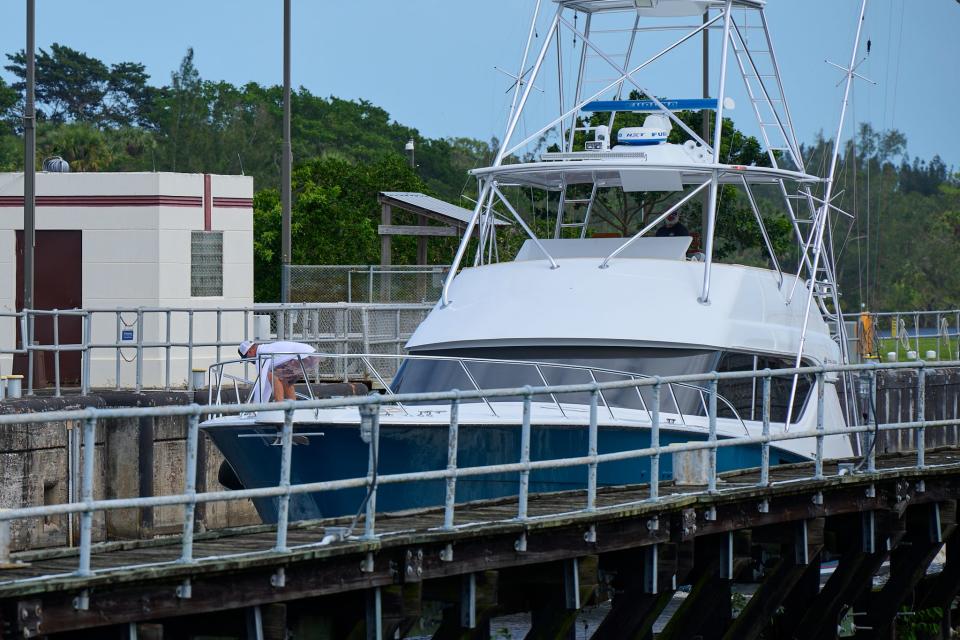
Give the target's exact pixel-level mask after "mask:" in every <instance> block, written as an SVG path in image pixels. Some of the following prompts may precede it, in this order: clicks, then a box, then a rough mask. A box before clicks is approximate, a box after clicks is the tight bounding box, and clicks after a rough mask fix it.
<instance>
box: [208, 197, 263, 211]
mask: <svg viewBox="0 0 960 640" xmlns="http://www.w3.org/2000/svg"><path fill="white" fill-rule="evenodd" d="M213 206H214V207H217V208H222V209H252V208H253V198H226V197H222V196H221V197H219V198H218V197H216V196H214V198H213Z"/></svg>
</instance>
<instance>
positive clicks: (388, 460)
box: [205, 424, 803, 522]
mask: <svg viewBox="0 0 960 640" xmlns="http://www.w3.org/2000/svg"><path fill="white" fill-rule="evenodd" d="M205 430H206V432H207V433H208V434H209V435H210V437H211V438H212V439H213V441H214V443H215V444H216V446H217V448H218V449H220V451H221V452H222V453H223V455H224V456H225V457H226V459H227V460H228V461H229V463H230V465H231V466H232V467H233V469H234V470H235V471H236V473H237V476H238V477H239V479H240V481H241V483H242V484H243V486H244V487H245V488H248V489H249V488H255V487H271V486H276V485H277V482H278V480H279V477H280V451H281V448H280V447H279V446H277V445H276V444H275V443H276V441H277V438H276V436H277V429H276V427H273V426H239V425H238V426H227V425H223V426H216V427H210V428H206V429H205ZM298 433H300V434H313V435H309V436H308V441H309V444H297V445H295V446H294V447H293V459H292V468H291V483H292V484H302V483H308V482H321V481H328V480H338V479H345V478H358V477H364V476H365V475H366V474H367V454H368V450H369V445H368V444H366V443H364V442H363V441H362V440H361V438H360V434H359V429H358V428H357V426H356V425H355V424H354V425H316V424H313V425H297V426H296V428H295V430H294V434H295V435H296V434H298ZM318 433H323V436H322V437H321V436H318V435H315V434H318ZM258 436H262V437H258ZM703 439H705V434H704V435H700V434H691V433H690V432H678V431H668V430H663V431H661V438H660V440H661V444H663V445H668V444H672V443H675V442H688V441H691V440H703ZM298 440H302V439H298ZM649 444H650V434H649V431H648V430H646V429H642V428H629V427H624V428H617V427H601V428H600V431H599V434H598V448H599V452H600V453H611V452H616V451H627V450H631V449H641V448H644V447H647V446H649ZM459 445H460V446H459V455H458V460H457V464H458V466H460V467H472V466H483V465H490V464H501V463H511V462H517V461H518V460H519V459H520V429H519V428H517V427H515V426H490V425H482V426H480V425H469V424H467V425H461V426H460V433H459ZM530 449H531V459H532V460H548V459H557V458H568V457H575V456H582V455H586V453H587V430H586V429H584V428H582V427H578V428H571V427H560V426H540V425H538V426H535V427H534V429H533V430H532V433H531V439H530ZM770 458H771V460H770V462H771V464H784V463H789V462H799V461H801V460H803V458H801V457H799V456H796V455H794V454H790V453H787V452H784V451H780V450H777V449H771V455H770ZM759 465H760V447H759V446H757V445H754V446H732V447H723V448H721V449H719V450H718V455H717V466H718V468H719V470H720V471H728V470H732V469H741V468H746V467H756V466H759ZM446 466H447V427H446V426H445V425H444V426H435V427H434V426H424V425H384V424H381V430H380V454H379V473H380V474H381V475H386V474H394V473H408V472H413V471H427V470H436V469H445V468H446ZM597 475H598V484H599V485H601V486H604V485H624V484H637V483H644V482H648V481H649V480H650V461H649V459H639V460H625V461H618V462H609V463H604V464H601V465H600V466H599V468H598V474H597ZM672 475H673V471H672V456H663V458H662V459H661V462H660V479H661V480H669V479H671V478H672ZM586 478H587V472H586V467H570V468H566V469H550V470H541V471H533V472H532V473H531V474H530V491H531V492H548V491H566V490H572V489H583V488H585V486H586ZM517 487H518V475H517V474H516V473H512V474H491V475H486V476H474V477H470V478H461V479H459V480H458V481H457V485H456V499H457V502H458V503H460V502H467V501H471V500H482V499H489V498H499V497H504V496H511V495H516V493H517ZM445 494H446V484H445V481H443V480H432V481H423V482H415V483H402V484H388V485H382V486H380V487H379V488H378V490H377V510H378V511H399V510H403V509H413V508H420V507H430V506H437V505H441V504H443V501H444V497H445ZM365 495H366V489H362V488H359V489H345V490H340V491H328V492H320V493H312V494H301V495H296V496H294V497H293V498H292V499H291V501H290V518H291V520H302V519H312V518H322V517H335V516H343V515H353V514H354V513H356V512H357V510H358V509H359V508H360V507H361V505H362V503H363V499H364V497H365ZM254 502H255V504H256V507H257V511H258V512H259V514H260V517H261V518H263V520H264V521H265V522H276V520H277V500H276V499H259V500H255V501H254Z"/></svg>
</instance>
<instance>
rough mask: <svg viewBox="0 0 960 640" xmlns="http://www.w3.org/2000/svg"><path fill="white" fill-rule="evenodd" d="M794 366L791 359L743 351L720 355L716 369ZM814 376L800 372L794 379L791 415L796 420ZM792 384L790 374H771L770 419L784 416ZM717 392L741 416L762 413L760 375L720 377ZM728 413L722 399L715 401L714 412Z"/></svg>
mask: <svg viewBox="0 0 960 640" xmlns="http://www.w3.org/2000/svg"><path fill="white" fill-rule="evenodd" d="M792 366H793V363H792V362H789V361H787V360H782V359H779V358H771V357H769V356H754V355H749V354H744V353H725V354H724V355H723V357H722V358H721V359H720V364H719V365H718V367H717V371H762V370H763V369H786V368H791V367H792ZM812 384H813V376H812V375H810V374H806V375H802V376H800V377H799V378H798V379H797V396H796V400H795V401H794V403H793V417H792V418H791V421H794V422H795V421H796V419H797V417H798V416H799V415H800V413H801V411H802V410H803V407H804V404H805V403H806V400H807V396H808V395H809V393H810V388H811V386H812ZM792 387H793V377H792V376H784V377H774V378H771V380H770V420H771V421H772V422H784V421H786V419H787V408H788V407H789V406H790V391H791V389H792ZM718 390H719V392H720V395H722V396H724V397H725V398H726V399H727V400H729V401H730V403H731V404H732V405H733V407H734V408H735V409H736V410H737V412H738V413H739V414H740V417H741V418H743V419H744V420H760V419H762V417H763V380H762V379H761V378H744V379H741V380H721V381H720V382H719V384H718ZM724 410H725V411H726V412H727V413H728V414H729V413H730V411H729V409H728V408H726V406H725V405H723V403H718V405H717V415H723V411H724Z"/></svg>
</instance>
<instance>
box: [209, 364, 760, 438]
mask: <svg viewBox="0 0 960 640" xmlns="http://www.w3.org/2000/svg"><path fill="white" fill-rule="evenodd" d="M280 357H284V358H286V357H289V358H290V359H291V361H294V360H295V361H296V362H297V365H298V366H297V367H294V369H299V371H300V372H301V374H302V377H303V380H304V382H307V383H308V384H306V385H304V391H303V392H299V391H298V392H297V397H298V398H300V399H302V400H313V399H315V398H314V394H313V388H312V385H311V384H309V382H310V381H311V377H313V379H314V380H315V381H318V382H319V380H320V377H319V375H318V372H319V366H318V365H319V362H318V361H326V362H330V361H344V364H342V365H340V366H335V367H334V369H336V370H338V371H342V372H343V375H344V380H346V379H348V377H349V375H348V372H349V371H351V370H352V369H351V367H350V364H349V363H350V361H351V360H353V361H355V362H356V364H359V366H360V368H361V370H362V371H365V372H366V374H367V375H368V376H369V377H370V379H371V380H375V381H376V382H377V383H378V384H379V385H380V386H381V388H383V390H384V392H385V393H386V394H387V395H388V396H395V395H396V392H395V390H394V388H393V384H392V381H389V380H388V378H387V377H386V376H385V375H383V374H381V373H380V371H379V370H378V368H377V366H376V365H375V361H377V360H385V361H387V362H389V363H390V364H389V366H388V367H387V368H388V369H389V370H390V371H398V370H399V369H400V366H397V365H394V364H393V362H394V361H396V360H403V361H432V362H450V363H455V367H456V368H459V370H460V371H462V372H463V374H464V376H465V378H466V379H467V380H469V382H470V385H471V386H472V387H473V390H474V391H476V392H477V393H479V394H480V396H479V398H478V401H479V402H482V403H483V404H484V405H485V406H486V408H487V410H488V411H489V412H490V415H491V416H492V417H494V418H497V417H500V416H499V414H498V413H497V409H496V407H495V406H494V404H493V403H492V402H491V401H490V398H488V397H487V396H486V395H485V394H484V393H483V389H481V387H480V384H479V383H478V381H477V376H476V375H475V374H476V371H471V367H476V366H482V365H494V366H506V367H510V368H524V369H529V370H530V373H531V374H533V377H532V379H531V383H532V384H534V385H543V386H544V387H548V386H550V385H549V382H548V380H547V375H545V374H544V371H547V372H548V373H549V371H550V370H561V371H575V372H580V373H583V374H585V376H589V381H590V383H593V384H596V383H598V382H600V380H599V379H598V375H599V376H600V377H609V376H615V377H618V378H623V379H626V380H641V379H649V378H653V377H654V376H651V375H647V374H641V373H635V372H630V371H623V370H619V369H609V368H604V367H590V366H585V365H575V364H566V363H558V362H541V361H532V360H508V359H500V358H468V357H458V356H439V355H405V356H401V355H391V354H379V353H378V354H373V353H359V354H343V353H309V354H304V353H292V352H291V353H272V354H258V355H257V356H256V357H255V358H246V359H234V360H227V361H224V362H218V363H216V364H213V365H211V366H210V368H209V370H208V380H209V381H210V386H209V396H208V403H209V404H216V405H220V404H223V401H224V398H225V393H224V392H225V390H227V389H229V390H232V391H233V393H232V394H229V398H230V399H232V400H233V401H234V403H235V404H239V403H240V402H253V401H258V400H261V398H259V396H258V394H257V389H258V388H260V387H262V384H261V383H262V380H261V376H263V375H264V373H265V372H266V371H267V370H269V369H270V368H271V364H270V361H271V360H272V359H274V358H280ZM401 366H402V365H401ZM251 368H252V370H253V372H254V376H253V377H252V378H251V377H249V375H248V373H249V371H250V369H251ZM228 369H237V370H238V371H239V370H240V369H243V373H242V374H240V373H232V372H230V371H228ZM311 373H312V374H313V375H312V376H311ZM240 385H243V386H244V387H249V389H247V390H246V394H245V395H243V392H242V391H241V386H240ZM664 388H665V391H666V394H665V395H666V400H665V401H664V402H662V403H661V405H660V407H659V409H660V410H661V411H664V408H663V407H664V405H666V406H667V407H670V406H671V405H672V407H671V408H670V409H667V411H669V412H670V413H673V414H674V415H676V416H677V418H679V420H680V423H681V424H683V425H687V424H688V422H687V417H688V416H687V412H685V411H684V410H683V409H682V408H681V406H680V405H681V402H680V400H679V399H678V398H677V391H678V390H680V392H681V394H682V393H683V392H684V391H687V392H690V393H694V394H696V398H697V399H699V407H700V408H701V409H702V410H703V413H702V414H701V413H698V414H696V415H698V416H701V417H702V416H706V415H708V413H709V406H708V405H709V402H708V393H707V389H705V388H704V387H703V386H700V385H697V384H693V383H689V382H674V383H665V384H664ZM633 391H635V392H636V400H637V401H638V402H639V406H640V410H641V411H642V412H644V413H646V414H647V419H648V420H650V421H651V422H652V421H653V411H652V409H651V407H650V406H649V405H650V403H649V402H648V399H647V398H645V397H644V394H643V393H642V391H641V388H640V387H635V388H634V389H633ZM546 395H547V396H549V398H550V402H551V404H552V406H554V407H555V408H556V409H557V411H558V412H559V413H560V415H561V416H563V417H564V418H568V417H569V416H568V415H567V410H565V409H564V403H561V402H560V400H559V399H558V397H557V395H556V394H554V393H547V394H546ZM608 395H609V394H604V392H603V390H600V391H599V400H600V404H601V405H602V407H603V410H604V411H605V412H606V413H607V414H608V415H609V417H610V419H611V420H616V419H617V418H618V415H617V413H616V412H615V409H616V408H618V406H617V405H618V402H617V401H616V400H615V399H613V398H608ZM630 397H631V398H632V397H633V394H632V393H631V394H630ZM717 402H719V403H720V404H721V405H722V406H723V410H724V413H725V414H726V417H729V418H732V419H734V420H736V421H737V422H738V423H739V424H740V426H741V428H742V429H743V430H744V432H745V433H748V434H749V430H748V429H747V426H746V424H745V423H744V421H743V419H742V418H741V417H740V413H739V412H738V411H737V409H736V408H735V407H734V405H733V403H732V402H730V400H728V399H727V398H725V397H724V396H723V395H722V394H719V393H718V394H717ZM569 404H586V403H584V402H583V401H582V400H580V401H573V402H571V403H569ZM396 405H397V407H398V408H399V409H400V410H401V411H402V412H403V414H404V415H407V416H409V415H411V413H410V411H409V409H408V408H407V405H406V404H404V403H403V402H397V403H396ZM568 408H569V406H568ZM619 408H627V407H624V406H622V405H621V406H620V407H619ZM621 417H623V416H622V414H621ZM669 420H670V421H671V422H673V421H674V420H675V418H672V417H671V418H670V419H669Z"/></svg>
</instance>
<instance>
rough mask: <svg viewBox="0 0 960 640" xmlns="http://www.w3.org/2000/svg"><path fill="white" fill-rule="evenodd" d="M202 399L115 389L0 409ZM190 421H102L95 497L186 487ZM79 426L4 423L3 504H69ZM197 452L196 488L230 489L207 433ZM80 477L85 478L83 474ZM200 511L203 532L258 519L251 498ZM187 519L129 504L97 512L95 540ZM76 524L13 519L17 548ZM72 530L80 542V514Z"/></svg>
mask: <svg viewBox="0 0 960 640" xmlns="http://www.w3.org/2000/svg"><path fill="white" fill-rule="evenodd" d="M197 395H198V396H200V395H203V393H198V394H197ZM161 396H162V397H161ZM204 399H205V398H200V397H196V398H195V397H194V396H193V394H188V393H186V392H175V393H142V394H136V393H129V392H111V393H102V394H96V395H91V396H84V397H76V396H74V397H71V398H25V399H20V400H7V401H4V402H0V413H5V414H10V413H34V412H37V411H54V410H64V409H77V408H82V407H87V406H94V407H108V406H151V405H154V404H189V403H190V402H193V401H194V400H197V401H200V400H204ZM186 425H187V419H186V418H185V417H164V418H125V419H111V420H100V421H98V423H97V431H96V438H95V441H96V445H95V459H94V469H95V478H94V497H95V498H97V499H102V498H124V497H136V496H151V495H165V494H177V493H182V491H183V488H184V487H183V478H184V474H183V464H184V457H185V437H186ZM81 429H82V424H81V423H79V422H69V421H68V422H51V423H42V424H14V425H2V426H0V508H8V509H9V508H16V507H25V506H37V505H44V504H60V503H65V502H68V501H69V500H68V496H69V493H68V491H69V484H70V477H69V468H70V447H69V443H70V439H71V438H70V435H69V434H70V432H71V430H77V435H78V436H79V434H80V430H81ZM198 453H199V466H198V470H197V490H198V491H219V490H222V489H224V488H225V487H223V486H222V485H220V483H219V482H217V474H218V471H219V468H220V464H221V462H222V461H223V457H222V456H221V455H220V452H219V451H218V450H217V449H216V447H215V446H214V445H213V443H212V441H210V440H209V439H208V438H207V436H206V435H205V434H203V433H202V432H201V439H200V448H199V452H198ZM82 456H83V452H82V451H81V454H80V459H79V460H77V461H76V463H75V465H74V468H76V469H82ZM77 477H78V478H79V474H78V476H77ZM77 482H78V484H79V479H78V480H77ZM75 491H76V493H75V495H76V496H77V498H79V496H80V495H81V494H80V491H81V489H80V487H79V486H77V487H76V489H75ZM196 517H197V530H198V531H202V530H204V529H209V528H220V527H231V526H240V525H246V524H256V523H259V522H260V519H259V517H258V516H257V514H256V511H255V510H254V508H253V505H252V503H251V502H249V501H233V502H219V503H211V504H206V505H198V506H197V516H196ZM182 524H183V508H182V507H179V506H174V507H160V508H154V509H125V510H119V511H111V512H108V513H106V514H104V512H97V513H96V514H95V515H94V519H93V539H94V541H104V540H117V539H131V538H150V537H153V536H156V535H163V534H170V533H175V532H178V531H179V530H180V529H181V527H182ZM70 529H71V523H70V522H69V521H68V517H67V516H57V517H51V518H43V519H34V520H31V521H29V522H24V521H15V522H13V523H12V537H13V547H14V549H26V548H42V547H53V546H64V545H68V544H70ZM72 529H73V532H72V535H73V540H74V542H75V541H76V540H78V539H79V516H74V522H73V523H72Z"/></svg>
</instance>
